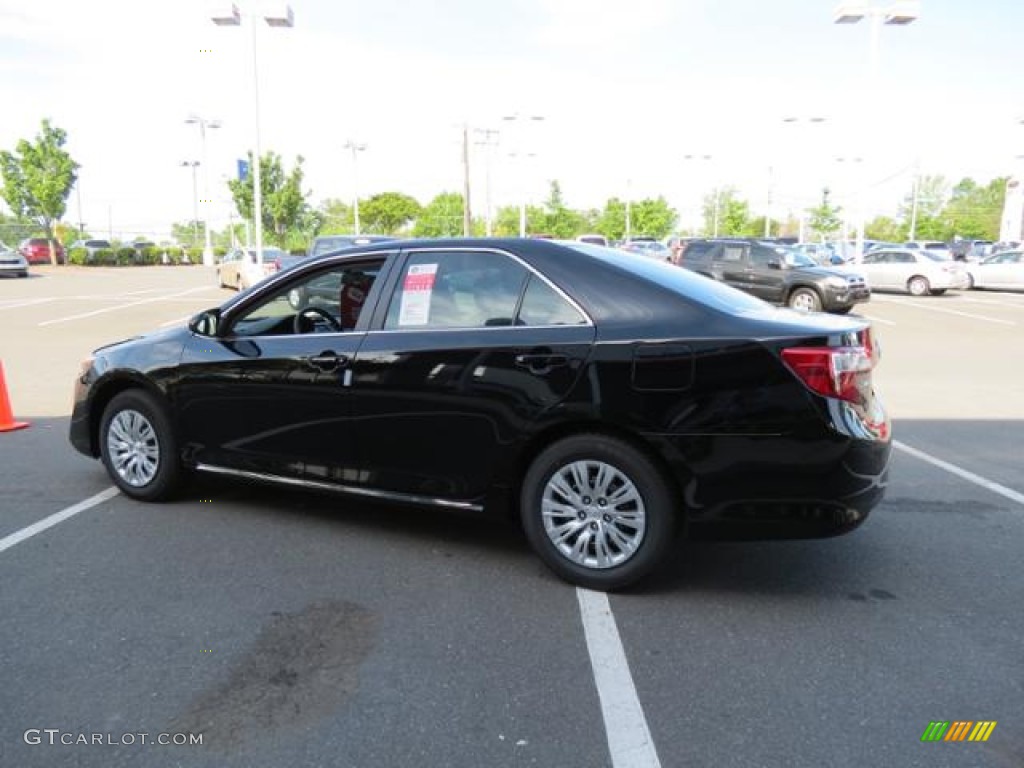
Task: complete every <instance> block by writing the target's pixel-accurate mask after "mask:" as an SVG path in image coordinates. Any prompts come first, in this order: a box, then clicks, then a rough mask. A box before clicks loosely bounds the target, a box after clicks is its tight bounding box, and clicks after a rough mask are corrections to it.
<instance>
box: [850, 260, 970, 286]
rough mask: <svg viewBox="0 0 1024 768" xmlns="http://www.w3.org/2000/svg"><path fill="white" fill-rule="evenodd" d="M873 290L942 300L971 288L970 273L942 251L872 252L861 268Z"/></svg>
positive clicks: (858, 267) (858, 269) (859, 270)
mask: <svg viewBox="0 0 1024 768" xmlns="http://www.w3.org/2000/svg"><path fill="white" fill-rule="evenodd" d="M857 271H858V272H860V273H861V274H863V275H864V277H866V278H867V280H868V284H869V285H870V286H871V290H873V291H875V290H878V291H906V292H907V293H910V294H912V295H914V296H927V295H928V294H931V295H932V296H941V295H942V294H944V293H945V292H946V291H947V290H949V289H950V288H968V287H969V285H970V282H969V278H968V275H967V271H966V269H965V268H964V265H963V264H961V263H960V262H956V261H953V260H952V258H951V257H950V256H949V255H948V254H946V253H942V252H941V251H931V250H929V251H926V250H918V249H916V248H881V249H878V250H874V251H868V252H867V253H865V254H864V259H863V261H861V263H860V264H858V265H857Z"/></svg>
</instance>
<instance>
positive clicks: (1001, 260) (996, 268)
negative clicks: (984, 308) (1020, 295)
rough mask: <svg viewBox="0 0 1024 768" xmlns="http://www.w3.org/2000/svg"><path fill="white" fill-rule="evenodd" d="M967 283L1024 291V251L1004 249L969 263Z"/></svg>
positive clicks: (970, 285) (972, 285) (969, 285)
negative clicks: (982, 259)
mask: <svg viewBox="0 0 1024 768" xmlns="http://www.w3.org/2000/svg"><path fill="white" fill-rule="evenodd" d="M967 283H968V287H970V288H1001V289H1003V290H1007V291H1024V251H1003V252H1002V253H997V254H996V255H995V256H989V257H988V258H987V259H985V260H984V261H982V262H978V263H976V264H968V265H967Z"/></svg>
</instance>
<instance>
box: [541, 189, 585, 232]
mask: <svg viewBox="0 0 1024 768" xmlns="http://www.w3.org/2000/svg"><path fill="white" fill-rule="evenodd" d="M541 226H542V228H543V230H544V232H545V233H547V234H549V235H552V236H554V237H557V238H559V239H563V240H568V239H570V238H573V237H575V236H576V235H578V234H580V233H581V232H582V231H583V226H584V219H583V215H582V214H581V213H579V212H578V211H574V210H572V209H571V208H570V207H569V206H567V205H566V204H565V200H564V199H563V198H562V187H561V185H560V184H559V183H558V182H557V181H552V182H551V190H550V192H549V194H548V199H547V200H545V201H544V222H543V224H542V225H541Z"/></svg>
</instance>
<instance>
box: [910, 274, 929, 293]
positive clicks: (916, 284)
mask: <svg viewBox="0 0 1024 768" xmlns="http://www.w3.org/2000/svg"><path fill="white" fill-rule="evenodd" d="M931 289H932V285H931V283H929V282H928V278H926V277H921V276H920V275H918V276H916V277H912V278H910V279H909V280H908V281H907V290H908V291H910V295H911V296H924V295H925V294H926V293H928V291H930V290H931Z"/></svg>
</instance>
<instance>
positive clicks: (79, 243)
mask: <svg viewBox="0 0 1024 768" xmlns="http://www.w3.org/2000/svg"><path fill="white" fill-rule="evenodd" d="M113 247H114V246H113V245H111V243H110V241H109V240H76V241H75V242H73V243H72V244H71V247H70V249H69V250H74V249H75V248H84V249H85V251H86V256H85V258H86V261H92V260H93V259H94V258H96V251H105V250H110V249H112V248H113Z"/></svg>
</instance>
